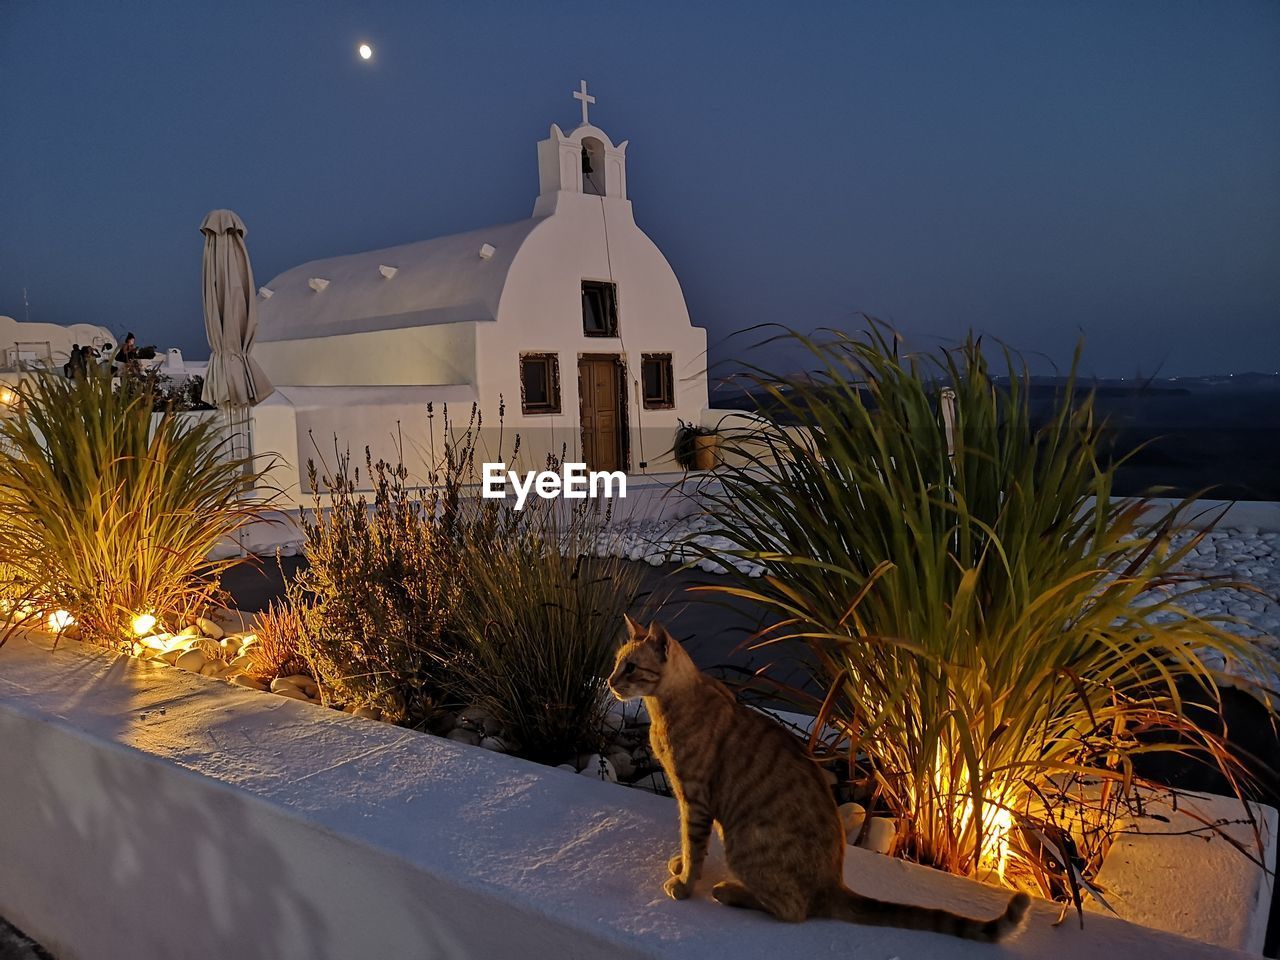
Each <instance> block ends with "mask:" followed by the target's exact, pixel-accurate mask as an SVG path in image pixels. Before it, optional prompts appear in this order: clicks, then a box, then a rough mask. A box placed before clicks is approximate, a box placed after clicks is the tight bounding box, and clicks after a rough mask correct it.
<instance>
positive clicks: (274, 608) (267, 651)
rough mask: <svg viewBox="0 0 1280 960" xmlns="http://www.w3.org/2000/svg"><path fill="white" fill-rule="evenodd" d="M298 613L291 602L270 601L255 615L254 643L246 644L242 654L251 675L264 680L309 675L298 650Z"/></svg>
mask: <svg viewBox="0 0 1280 960" xmlns="http://www.w3.org/2000/svg"><path fill="white" fill-rule="evenodd" d="M302 616H303V615H302V614H300V613H299V611H298V608H296V607H295V606H294V605H293V604H292V603H288V602H283V601H282V602H279V603H277V602H275V601H272V603H271V604H270V605H269V606H268V607H267V609H266V610H264V611H263V612H262V613H260V614H258V620H257V629H256V631H255V632H256V634H257V638H258V642H257V643H255V644H253V645H252V646H251V647H249V650H248V653H247V654H246V656H248V657H249V660H250V662H251V664H252V673H253V675H254V676H257V677H262V678H264V679H267V680H274V679H275V678H276V677H291V676H296V675H298V674H302V673H305V674H310V673H311V670H310V668H309V667H308V666H307V661H306V659H305V658H304V657H303V656H302V653H301V652H300V650H299V644H300V642H301V637H302Z"/></svg>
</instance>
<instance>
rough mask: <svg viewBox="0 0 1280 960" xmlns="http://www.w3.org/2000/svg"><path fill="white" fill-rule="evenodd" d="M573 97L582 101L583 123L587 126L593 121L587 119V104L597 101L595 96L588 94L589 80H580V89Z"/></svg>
mask: <svg viewBox="0 0 1280 960" xmlns="http://www.w3.org/2000/svg"><path fill="white" fill-rule="evenodd" d="M573 99H575V100H581V101H582V125H583V126H584V127H585V126H587V125H588V124H589V123H590V122H591V121H589V120H588V119H587V104H589V103H595V102H596V98H595V97H592V96H588V95H587V81H585V80H580V81H578V90H577V92H576V93H574V95H573Z"/></svg>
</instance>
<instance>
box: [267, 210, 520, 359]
mask: <svg viewBox="0 0 1280 960" xmlns="http://www.w3.org/2000/svg"><path fill="white" fill-rule="evenodd" d="M544 219H545V218H541V217H535V218H532V219H529V220H519V221H517V222H515V223H508V224H503V225H502V226H497V227H486V228H484V229H481V230H471V231H469V232H467V233H457V234H453V235H452V236H447V237H437V238H435V239H434V240H421V241H419V242H417V243H406V244H403V245H402V246H398V247H387V248H385V249H383V250H370V251H368V252H367V253H354V254H351V255H349V256H342V257H329V258H328V259H325V260H312V261H311V262H309V263H304V264H302V265H300V266H297V267H294V268H292V269H291V270H286V271H285V272H284V273H282V274H280V275H279V276H278V277H276V278H275V279H274V280H271V281H269V282H268V283H267V284H265V286H264V287H263V288H260V293H259V301H258V336H257V339H258V340H259V341H260V342H270V341H273V340H301V339H308V338H311V337H327V336H337V335H339V334H347V333H363V332H365V331H369V330H394V329H400V328H402V327H418V326H422V325H424V324H436V323H457V322H466V321H482V320H493V319H494V317H495V316H496V315H497V310H498V300H499V299H500V298H501V296H502V289H503V287H504V286H505V284H506V279H507V272H508V271H509V270H510V269H511V264H512V262H513V261H514V260H515V256H516V252H517V251H518V250H519V249H520V246H521V244H523V243H524V241H525V240H526V239H527V238H528V236H529V234H530V233H532V232H533V230H534V228H536V227H537V226H538V224H540V223H542V222H543V220H544ZM490 248H492V249H490ZM486 254H487V255H486ZM388 273H390V274H391V275H390V276H387V274H388ZM326 281H327V282H326Z"/></svg>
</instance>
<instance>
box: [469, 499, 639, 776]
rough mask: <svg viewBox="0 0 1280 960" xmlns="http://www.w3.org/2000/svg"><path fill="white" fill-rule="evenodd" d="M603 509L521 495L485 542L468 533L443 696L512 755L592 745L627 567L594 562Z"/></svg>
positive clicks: (611, 560)
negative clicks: (453, 659) (455, 656)
mask: <svg viewBox="0 0 1280 960" xmlns="http://www.w3.org/2000/svg"><path fill="white" fill-rule="evenodd" d="M607 522H608V517H607V515H606V514H605V511H603V510H602V509H600V508H599V507H598V506H596V505H595V504H593V503H592V502H591V501H585V502H584V504H583V505H575V506H569V505H568V504H564V503H560V502H558V501H546V500H540V499H536V500H534V499H531V500H530V501H529V502H528V503H527V504H526V506H525V508H524V510H523V511H521V512H520V513H514V512H510V513H508V514H507V515H506V518H505V520H504V522H503V523H502V525H501V532H500V535H498V536H493V537H468V538H467V540H466V544H465V547H464V550H463V558H464V563H463V574H464V575H463V581H462V582H463V590H462V592H461V594H460V596H459V603H458V608H457V625H458V633H459V639H460V648H459V652H460V657H459V661H458V664H457V666H458V669H457V670H456V671H455V674H454V676H455V681H454V687H453V694H454V698H455V699H456V700H458V701H460V702H463V703H468V704H475V705H477V706H479V707H481V708H482V709H484V710H485V711H486V712H487V713H488V714H489V715H490V716H492V717H493V718H495V719H496V720H497V721H498V722H499V723H500V724H501V727H502V730H503V731H504V736H505V738H506V739H507V740H508V741H509V745H510V746H511V748H512V749H513V750H514V751H515V752H517V753H519V754H520V755H521V756H525V757H528V758H530V759H532V760H538V761H541V762H544V763H560V762H564V761H565V760H572V759H573V757H574V755H575V754H579V753H592V752H597V751H599V750H601V749H602V748H603V745H604V739H605V731H604V721H605V713H606V704H607V703H608V700H609V691H608V687H607V684H606V681H607V678H608V676H609V673H610V670H611V669H612V666H613V658H614V654H615V653H616V652H617V649H618V638H619V631H620V629H621V625H622V623H623V618H622V615H623V614H624V613H625V612H626V611H628V610H629V609H630V608H631V605H632V602H633V601H634V600H635V598H636V596H637V594H638V593H639V591H640V587H641V582H642V576H643V574H642V572H641V569H640V567H639V565H638V564H635V563H628V562H627V561H626V560H625V559H619V558H617V557H610V556H600V554H603V553H604V552H605V551H603V550H601V549H600V547H601V544H602V542H603V539H604V538H605V537H606V536H607V529H606V527H607Z"/></svg>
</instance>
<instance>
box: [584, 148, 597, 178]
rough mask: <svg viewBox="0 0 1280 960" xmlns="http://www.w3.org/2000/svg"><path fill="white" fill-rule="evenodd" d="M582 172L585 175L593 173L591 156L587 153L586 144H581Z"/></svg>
mask: <svg viewBox="0 0 1280 960" xmlns="http://www.w3.org/2000/svg"><path fill="white" fill-rule="evenodd" d="M582 172H583V173H585V174H592V173H595V171H594V170H592V169H591V155H590V154H588V153H587V147H586V144H583V146H582Z"/></svg>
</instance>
